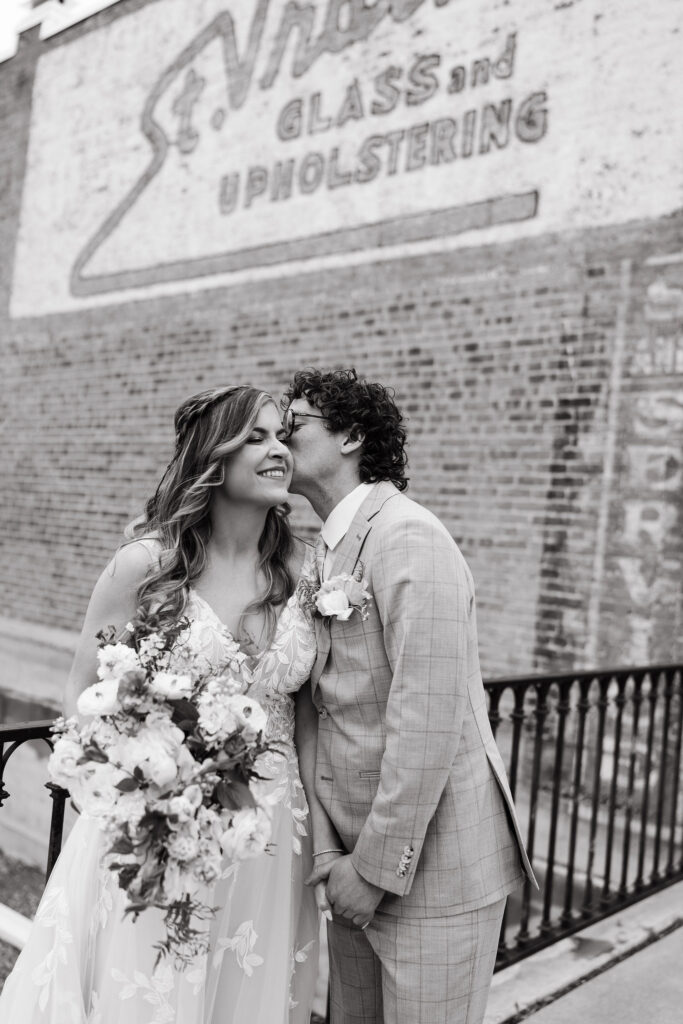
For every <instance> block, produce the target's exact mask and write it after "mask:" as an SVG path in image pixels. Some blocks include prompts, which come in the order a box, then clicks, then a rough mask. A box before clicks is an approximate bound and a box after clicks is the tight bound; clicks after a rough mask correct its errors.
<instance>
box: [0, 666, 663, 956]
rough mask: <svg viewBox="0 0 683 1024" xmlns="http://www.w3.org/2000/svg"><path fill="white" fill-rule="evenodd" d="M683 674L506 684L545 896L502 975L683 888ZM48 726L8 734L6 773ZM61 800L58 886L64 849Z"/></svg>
mask: <svg viewBox="0 0 683 1024" xmlns="http://www.w3.org/2000/svg"><path fill="white" fill-rule="evenodd" d="M682 679H683V665H680V664H675V665H651V666H647V667H644V668H631V669H626V668H624V669H613V670H601V671H599V672H578V673H577V672H574V673H567V674H564V675H544V676H533V677H528V676H527V677H520V678H510V679H496V680H491V681H489V682H487V683H486V691H487V694H488V697H489V717H490V720H491V724H492V727H493V731H494V734H495V736H496V741H497V743H498V746H499V748H500V750H501V753H502V755H503V759H504V760H505V762H506V765H507V767H508V774H509V779H510V787H511V789H512V793H513V796H514V798H515V804H516V807H517V812H518V817H519V819H520V824H521V826H522V832H523V834H524V836H525V840H526V845H527V850H528V852H529V856H530V859H531V860H532V863H533V866H534V870H535V872H536V876H537V878H538V881H539V885H540V889H539V891H536V890H535V889H534V888H532V886H531V884H530V883H529V882H528V881H527V882H526V883H525V885H524V887H523V889H521V890H520V891H519V892H518V893H513V894H512V895H511V896H510V897H509V899H508V905H507V909H506V912H505V918H504V921H503V928H502V931H501V940H500V946H499V955H498V960H497V963H496V970H500V969H501V968H503V967H505V966H507V965H508V964H511V963H514V962H515V961H517V960H520V959H522V958H523V957H526V956H529V954H531V953H533V952H535V951H536V950H538V949H542V948H543V947H544V946H548V945H550V944H551V943H553V942H556V941H558V940H559V939H562V938H565V937H566V936H568V935H571V934H572V933H573V932H575V931H578V930H579V929H580V928H583V927H585V926H586V925H587V924H590V923H591V922H593V921H597V920H599V919H600V918H603V917H606V916H607V915H609V914H612V913H614V912H615V911H616V910H619V909H620V908H622V907H626V906H628V905H630V904H631V903H634V902H636V901H637V900H640V899H642V898H643V897H644V896H647V895H649V894H650V893H653V892H656V891H657V890H659V889H661V888H663V887H664V886H666V885H670V884H671V883H673V882H675V881H678V880H680V879H683V822H682V820H681V816H680V815H679V813H678V808H679V804H680V802H681V800H680V793H681V790H682V789H683V784H682V782H681V770H682V768H683V765H682V761H681V737H682V731H683V687H682ZM50 725H51V723H50V722H49V721H42V722H32V723H26V724H19V725H5V726H0V806H2V804H3V803H4V801H5V800H6V798H7V796H8V795H9V794H8V793H7V790H6V789H5V786H4V781H3V780H4V773H5V767H6V765H7V762H8V760H9V758H10V757H11V756H12V754H13V753H14V751H15V750H16V749H17V748H18V747H19V746H20V745H21V744H22V743H25V742H27V741H28V740H44V741H45V742H46V743H47V744H48V745H49V746H51V745H52V744H51V733H50ZM47 787H48V789H49V790H50V794H51V796H52V799H53V807H52V820H51V824H50V840H49V852H48V862H47V877H49V874H50V871H51V870H52V867H53V865H54V862H55V861H56V859H57V856H58V854H59V850H60V848H61V842H62V827H63V821H64V806H65V800H66V798H67V796H68V794H67V793H66V791H65V790H63V789H61V788H60V787H59V786H55V785H54V784H52V783H47Z"/></svg>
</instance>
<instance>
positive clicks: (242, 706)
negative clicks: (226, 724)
mask: <svg viewBox="0 0 683 1024" xmlns="http://www.w3.org/2000/svg"><path fill="white" fill-rule="evenodd" d="M230 708H231V710H232V711H233V712H234V714H235V717H236V719H237V722H238V724H239V725H240V727H241V728H244V727H245V726H248V727H249V728H250V729H253V730H254V732H262V731H263V730H264V729H265V727H266V725H267V724H268V716H267V714H266V713H265V711H264V710H263V708H262V707H261V705H260V704H259V703H258V701H255V700H252V699H251V697H244V696H240V697H231V698H230Z"/></svg>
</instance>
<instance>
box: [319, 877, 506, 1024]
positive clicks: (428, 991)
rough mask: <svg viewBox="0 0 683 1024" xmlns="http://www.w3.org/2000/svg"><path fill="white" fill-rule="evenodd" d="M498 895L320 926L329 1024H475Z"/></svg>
mask: <svg viewBox="0 0 683 1024" xmlns="http://www.w3.org/2000/svg"><path fill="white" fill-rule="evenodd" d="M505 901H506V897H504V898H503V899H501V900H498V901H497V902H496V903H491V904H490V905H489V906H486V907H481V908H479V909H477V910H472V911H467V912H466V913H462V914H454V915H453V916H449V917H429V918H407V917H398V916H394V915H392V914H383V913H382V912H377V913H376V914H375V916H374V918H373V920H372V921H371V922H370V924H369V926H368V928H366V930H365V931H361V930H360V929H359V928H356V927H354V926H353V925H352V924H351V923H350V922H348V921H347V920H346V919H345V918H340V917H336V916H335V917H334V919H333V921H332V922H330V924H329V925H328V941H329V950H330V1024H481V1022H482V1021H483V1019H484V1013H485V1011H486V1002H487V999H488V994H489V988H490V986H491V978H492V975H493V968H494V965H495V961H496V950H497V948H498V940H499V938H500V928H501V924H502V921H503V911H504V910H505Z"/></svg>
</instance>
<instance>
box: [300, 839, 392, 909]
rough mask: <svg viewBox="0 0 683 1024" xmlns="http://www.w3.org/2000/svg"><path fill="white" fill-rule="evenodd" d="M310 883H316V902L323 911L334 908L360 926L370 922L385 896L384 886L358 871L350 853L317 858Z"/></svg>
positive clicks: (308, 882)
mask: <svg viewBox="0 0 683 1024" xmlns="http://www.w3.org/2000/svg"><path fill="white" fill-rule="evenodd" d="M306 885H312V886H315V896H316V902H317V904H318V908H319V909H320V910H321V911H322V912H323V913H325V912H328V913H329V910H330V909H331V910H333V911H334V913H335V914H336V915H337V916H338V917H345V918H348V920H350V921H351V922H352V923H353V924H354V925H355V926H356V927H357V928H365V927H366V926H367V925H368V924H369V923H370V921H371V920H372V918H373V916H374V914H375V910H376V909H377V906H378V904H379V902H380V900H381V899H382V897H383V896H384V889H379V888H378V887H377V886H376V885H372V884H371V883H370V882H366V880H365V879H364V878H363V877H362V875H359V874H358V872H357V871H356V869H355V867H354V866H353V863H352V861H351V857H350V855H349V854H346V855H344V854H339V853H327V854H325V855H324V856H322V857H318V858H316V861H315V865H314V868H313V871H312V872H311V874H310V875H309V876H308V878H307V879H306Z"/></svg>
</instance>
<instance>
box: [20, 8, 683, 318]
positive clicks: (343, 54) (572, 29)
mask: <svg viewBox="0 0 683 1024" xmlns="http://www.w3.org/2000/svg"><path fill="white" fill-rule="evenodd" d="M625 8H628V18H627V17H626V16H625ZM675 8H676V4H675V3H674V2H673V0H663V2H662V3H660V4H659V5H658V7H657V8H656V9H655V10H652V9H649V10H647V11H644V10H641V9H640V5H639V4H638V3H637V2H636V0H625V2H624V0H619V2H617V0H603V2H602V3H598V2H597V0H595V2H592V3H591V2H588V0H585V2H582V3H569V4H561V5H548V4H547V3H545V0H512V2H510V3H507V4H501V3H500V2H498V0H375V2H374V3H372V4H370V3H367V2H366V0H308V2H305V3H300V4H291V3H288V2H286V0H253V2H252V3H249V4H246V3H242V2H239V3H238V2H237V0H227V2H226V0H159V2H156V3H153V4H149V5H146V6H144V7H142V8H140V9H138V10H136V11H134V12H131V13H128V14H125V15H124V16H121V17H117V16H116V10H115V9H111V10H110V20H109V23H107V24H104V25H101V26H100V27H98V28H96V29H94V30H92V31H87V32H85V33H84V34H81V35H80V36H79V37H78V38H75V39H72V40H70V41H67V42H64V43H61V44H60V43H59V42H58V41H56V42H55V44H53V45H52V46H51V48H50V49H49V50H47V51H46V52H45V53H44V55H42V56H41V57H40V59H39V62H38V68H37V73H36V80H35V86H34V96H33V108H32V121H31V130H30V140H29V153H28V165H27V172H26V179H25V188H24V195H23V202H22V211H21V221H20V229H19V238H18V244H17V255H16V269H15V275H14V286H13V294H12V302H11V311H12V314H13V315H14V316H22V315H36V314H40V313H42V312H52V311H55V310H60V309H74V308H79V307H81V306H83V305H87V304H92V303H101V302H112V301H117V300H119V301H124V300H127V299H129V298H131V297H136V296H139V295H141V294H145V295H146V294H150V293H158V292H163V291H178V290H184V289H187V288H190V287H191V288H196V287H205V286H215V285H216V284H218V283H222V282H238V281H240V280H245V279H250V278H252V279H253V278H255V277H259V276H266V275H267V276H270V275H274V274H279V275H281V274H285V273H298V272H301V271H302V270H304V271H305V270H306V269H308V268H310V267H312V266H315V267H319V266H321V265H347V264H349V263H350V262H367V261H371V260H376V259H378V258H384V257H386V256H400V255H405V254H407V253H413V252H425V251H433V250H435V249H443V248H452V247H457V246H460V245H466V244H478V243H480V242H481V243H483V242H494V241H505V240H510V239H513V238H517V237H521V236H522V235H524V234H530V233H539V232H543V231H550V230H558V229H563V228H574V227H579V226H582V225H585V224H594V223H610V222H619V221H624V220H628V219H632V218H633V217H634V216H651V215H656V214H658V213H662V212H666V211H668V210H670V209H673V208H675V207H676V206H680V205H681V202H682V201H683V187H682V186H681V182H680V175H678V174H677V173H676V174H673V173H672V172H673V168H674V166H675V165H676V160H677V156H678V149H679V147H678V144H677V142H676V137H677V135H678V128H677V117H676V114H675V107H676V105H675V103H673V100H672V103H671V104H670V105H668V104H667V103H666V102H664V98H665V97H663V93H662V89H664V91H666V88H667V85H666V81H667V80H666V79H665V76H663V75H662V77H661V80H660V76H659V75H658V73H657V68H659V67H660V66H663V65H664V64H665V63H666V60H667V56H668V55H669V51H671V54H672V55H673V54H674V52H675V43H676V34H675V31H674V29H675V27H676V25H677V17H676V14H675ZM648 47H649V53H650V57H651V60H650V64H651V65H652V69H653V70H652V73H651V74H650V75H648V76H644V77H643V78H641V79H640V80H639V82H638V87H637V88H636V89H634V88H633V74H632V71H633V66H634V65H633V63H632V62H633V60H635V56H636V54H637V55H638V59H641V58H642V55H643V53H644V52H648ZM672 59H673V57H672ZM671 88H672V89H674V85H673V84H671ZM655 137H656V138H657V148H658V159H657V161H656V163H653V162H652V159H651V156H652V145H653V139H654V138H655ZM653 175H654V176H655V177H656V178H657V181H656V182H655V181H653ZM38 261H39V262H40V265H41V268H42V270H41V275H40V279H39V280H37V279H36V274H35V267H36V264H37V262H38Z"/></svg>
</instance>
